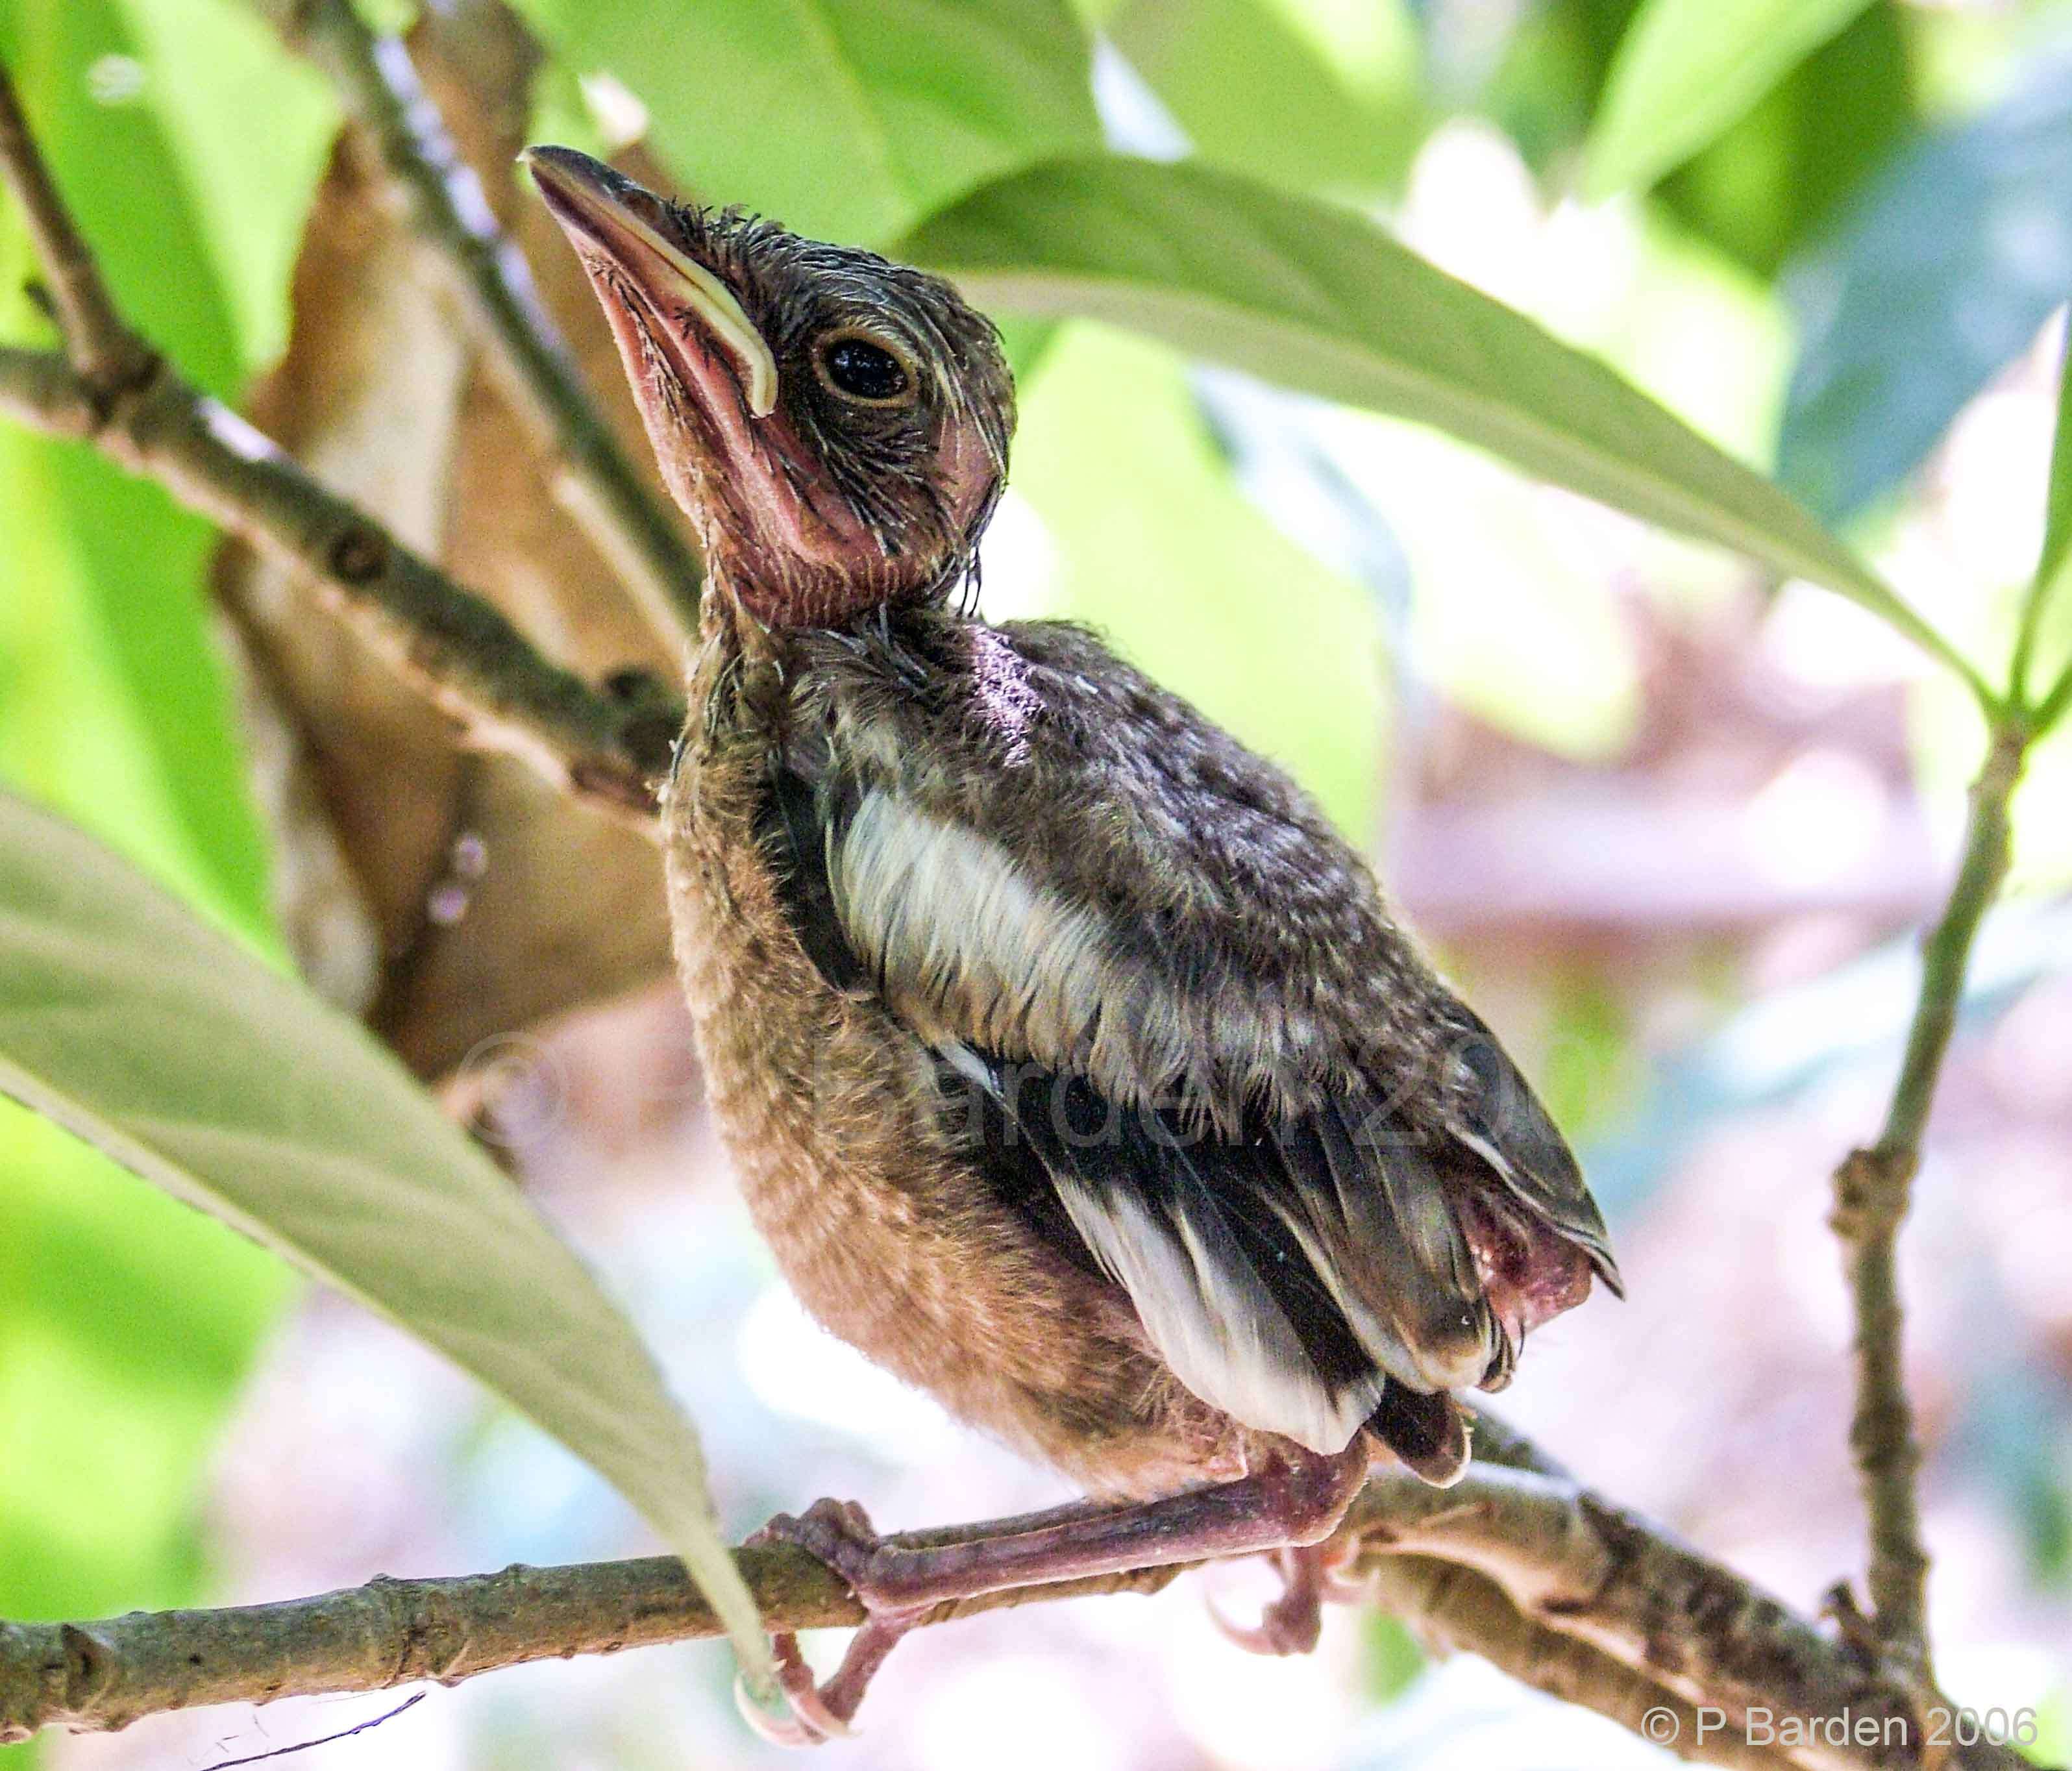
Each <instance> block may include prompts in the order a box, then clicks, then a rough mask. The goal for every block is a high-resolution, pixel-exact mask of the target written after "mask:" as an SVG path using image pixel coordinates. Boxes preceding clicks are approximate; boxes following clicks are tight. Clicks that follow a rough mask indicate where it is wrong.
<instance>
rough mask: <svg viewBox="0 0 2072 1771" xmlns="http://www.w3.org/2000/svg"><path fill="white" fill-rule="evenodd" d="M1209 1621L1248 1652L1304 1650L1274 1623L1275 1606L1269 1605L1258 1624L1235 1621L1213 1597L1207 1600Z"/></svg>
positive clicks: (1227, 1639) (1296, 1652)
mask: <svg viewBox="0 0 2072 1771" xmlns="http://www.w3.org/2000/svg"><path fill="white" fill-rule="evenodd" d="M1207 1605H1208V1610H1209V1621H1210V1622H1211V1623H1212V1624H1214V1625H1215V1626H1216V1629H1217V1633H1219V1634H1220V1635H1221V1636H1222V1637H1223V1638H1224V1639H1225V1640H1226V1641H1227V1642H1233V1643H1235V1645H1236V1646H1238V1647H1239V1648H1242V1649H1243V1650H1244V1651H1245V1652H1246V1653H1247V1654H1272V1655H1276V1656H1278V1655H1284V1654H1299V1653H1301V1651H1302V1650H1301V1649H1299V1648H1296V1647H1293V1646H1289V1644H1288V1642H1287V1641H1286V1639H1285V1637H1284V1636H1283V1635H1282V1633H1281V1631H1280V1630H1278V1629H1276V1627H1275V1625H1274V1608H1273V1607H1272V1605H1268V1607H1267V1608H1266V1609H1265V1610H1264V1612H1262V1613H1260V1620H1259V1621H1258V1622H1257V1623H1256V1624H1241V1623H1239V1622H1237V1621H1235V1620H1234V1619H1233V1618H1232V1617H1231V1616H1230V1615H1229V1614H1228V1613H1227V1612H1225V1611H1224V1609H1223V1607H1222V1606H1221V1605H1218V1604H1217V1603H1216V1601H1215V1599H1213V1598H1211V1599H1209V1600H1207Z"/></svg>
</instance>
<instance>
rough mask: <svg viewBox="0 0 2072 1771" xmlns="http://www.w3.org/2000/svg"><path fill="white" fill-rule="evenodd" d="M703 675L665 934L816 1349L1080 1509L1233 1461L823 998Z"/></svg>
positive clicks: (750, 740)
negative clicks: (849, 1358) (1101, 1492)
mask: <svg viewBox="0 0 2072 1771" xmlns="http://www.w3.org/2000/svg"><path fill="white" fill-rule="evenodd" d="M721 680H722V672H721V671H720V668H719V667H718V665H717V664H716V663H715V661H714V660H711V659H708V660H706V662H705V667H704V668H702V669H701V673H700V680H699V682H698V683H697V684H694V690H693V709H694V711H693V716H692V719H691V721H690V725H689V729H688V730H687V732H686V734H685V740H684V742H683V744H682V746H680V750H679V754H678V760H677V764H676V770H675V771H674V774H673V775H672V779H671V781H670V783H669V785H668V791H667V792H666V794H665V796H664V826H665V832H666V842H667V849H666V858H667V865H668V884H669V896H670V910H671V918H672V924H673V927H674V934H675V941H676V958H677V963H678V967H679V970H680V975H681V977H682V980H683V984H684V988H685V996H686V997H687V1000H688V1001H689V1006H690V1010H691V1015H692V1019H693V1025H694V1028H695V1031H696V1036H697V1044H698V1048H699V1053H700V1056H701V1060H702V1062H703V1064H704V1066H705V1075H706V1083H707V1088H708V1091H709V1098H710V1099H711V1102H712V1103H713V1110H714V1112H715V1114H716V1115H717V1119H718V1121H719V1124H720V1127H721V1129H722V1134H723V1136H724V1139H725V1141H726V1144H727V1146H728V1148H729V1151H730V1154H731V1156H732V1158H733V1161H734V1166H735V1169H736V1171H737V1173H738V1178H739V1181H740V1184H741V1185H742V1190H743V1193H744V1195H745V1197H746V1202H747V1204H748V1206H749V1209H750V1214H751V1216H752V1217H753V1218H754V1221H755V1223H756V1226H757V1227H758V1229H759V1231H761V1233H762V1235H763V1237H764V1238H765V1239H766V1240H767V1242H768V1243H769V1245H770V1247H771V1251H772V1252H773V1253H774V1254H775V1257H776V1259H777V1261H778V1264H779V1267H780V1268H782V1269H783V1273H784V1276H785V1277H786V1279H787V1281H788V1282H789V1283H790V1284H791V1287H792V1288H793V1289H794V1290H795V1291H796V1292H797V1294H798V1296H799V1297H800V1301H802V1302H803V1303H804V1305H805V1306H806V1308H807V1309H808V1310H809V1311H810V1312H811V1313H812V1314H813V1315H814V1316H815V1317H816V1318H817V1319H818V1320H819V1321H820V1322H821V1323H822V1324H823V1325H825V1326H826V1327H827V1328H828V1329H830V1330H831V1331H833V1333H836V1334H837V1335H838V1336H840V1337H841V1338H843V1339H845V1340H846V1341H848V1342H850V1343H851V1344H852V1345H853V1346H857V1348H859V1349H860V1350H861V1351H862V1352H864V1353H865V1354H866V1355H867V1356H868V1357H870V1358H872V1359H873V1360H874V1361H875V1362H878V1363H879V1364H881V1365H882V1366H886V1367H887V1368H888V1369H890V1370H892V1371H893V1372H894V1374H895V1375H897V1376H898V1377H900V1378H902V1379H905V1380H906V1381H907V1382H909V1383H913V1384H915V1385H916V1386H918V1387H921V1388H923V1389H925V1390H927V1391H930V1392H931V1394H933V1395H935V1397H936V1398H937V1399H939V1401H941V1402H942V1403H943V1404H944V1406H945V1407H948V1409H949V1410H950V1411H951V1412H952V1413H953V1414H955V1415H956V1416H960V1418H962V1419H964V1420H966V1421H968V1423H970V1424H974V1425H976V1426H978V1427H980V1428H983V1429H985V1430H988V1431H989V1432H993V1433H994V1434H995V1435H996V1436H1000V1437H1001V1438H1004V1439H1005V1440H1008V1441H1009V1442H1010V1443H1011V1444H1014V1445H1016V1446H1017V1448H1020V1449H1022V1450H1023V1451H1024V1452H1025V1453H1029V1454H1030V1455H1034V1456H1035V1457H1039V1458H1042V1460H1044V1461H1047V1462H1050V1463H1051V1464H1053V1465H1057V1466H1059V1467H1060V1468H1062V1469H1064V1470H1066V1471H1067V1473H1070V1474H1072V1475H1074V1476H1075V1477H1077V1478H1078V1479H1079V1480H1081V1481H1083V1482H1085V1483H1086V1484H1087V1485H1089V1486H1090V1487H1096V1488H1104V1489H1109V1490H1124V1491H1137V1492H1145V1493H1150V1492H1156V1491H1159V1490H1170V1489H1172V1488H1174V1487H1177V1486H1182V1485H1186V1484H1187V1483H1188V1482H1190V1481H1199V1480H1201V1479H1202V1478H1203V1477H1204V1475H1205V1474H1206V1473H1211V1472H1213V1471H1215V1470H1216V1469H1223V1468H1226V1467H1228V1466H1230V1465H1232V1464H1233V1463H1234V1462H1236V1461H1241V1460H1242V1458H1243V1457H1244V1452H1243V1450H1242V1448H1241V1444H1242V1440H1243V1438H1244V1435H1243V1433H1242V1430H1241V1429H1239V1428H1235V1426H1234V1425H1233V1424H1231V1422H1229V1421H1228V1420H1226V1419H1225V1418H1224V1417H1223V1416H1221V1415H1219V1414H1218V1413H1217V1412H1216V1411H1214V1410H1212V1409H1210V1408H1208V1407H1207V1406H1206V1405H1204V1404H1202V1403H1200V1402H1199V1401H1198V1400H1197V1399H1195V1398H1194V1397H1193V1396H1191V1395H1189V1394H1188V1393H1187V1392H1186V1391H1185V1390H1184V1389H1182V1387H1180V1386H1179V1384H1178V1382H1177V1380H1175V1379H1174V1378H1173V1377H1172V1375H1171V1374H1170V1372H1168V1371H1167V1370H1165V1367H1164V1366H1162V1365H1161V1363H1159V1362H1158V1361H1157V1359H1156V1358H1153V1356H1152V1355H1151V1354H1150V1353H1149V1350H1148V1348H1147V1346H1146V1343H1145V1339H1144V1337H1143V1333H1142V1331H1141V1328H1140V1327H1139V1326H1138V1325H1137V1319H1136V1317H1135V1314H1134V1313H1133V1311H1132V1310H1131V1309H1130V1308H1129V1306H1128V1302H1127V1300H1126V1299H1124V1298H1123V1297H1122V1296H1121V1294H1120V1293H1119V1292H1116V1291H1115V1290H1114V1289H1113V1288H1111V1287H1109V1286H1108V1285H1107V1284H1104V1282H1103V1281H1101V1280H1096V1279H1094V1278H1091V1277H1090V1276H1088V1275H1087V1274H1086V1273H1085V1272H1083V1271H1081V1270H1080V1269H1079V1268H1076V1267H1075V1266H1074V1265H1073V1264H1072V1263H1071V1262H1070V1261H1069V1260H1067V1259H1063V1258H1061V1256H1060V1255H1059V1253H1058V1252H1057V1251H1055V1250H1054V1249H1053V1248H1051V1247H1047V1246H1046V1245H1045V1244H1044V1243H1042V1240H1041V1239H1039V1238H1038V1237H1037V1236H1035V1235H1033V1234H1032V1233H1031V1231H1030V1229H1029V1228H1028V1227H1027V1225H1026V1222H1023V1221H1022V1219H1021V1218H1018V1217H1017V1214H1014V1213H1013V1211H1012V1210H1009V1209H1008V1208H1006V1207H1005V1206H1003V1205H1002V1203H1001V1201H1000V1200H999V1199H998V1198H997V1196H996V1195H995V1194H993V1190H991V1189H990V1188H989V1185H987V1184H986V1182H985V1179H984V1177H982V1176H981V1175H980V1174H979V1173H977V1172H976V1170H975V1169H974V1168H973V1167H972V1161H971V1159H970V1157H969V1156H968V1153H966V1152H965V1151H964V1149H963V1148H960V1144H959V1143H958V1140H957V1138H956V1133H955V1129H954V1125H953V1124H952V1123H949V1122H948V1121H947V1120H946V1116H945V1114H944V1112H943V1102H942V1099H941V1096H940V1095H939V1092H938V1084H937V1083H936V1081H935V1069H934V1066H933V1063H932V1061H931V1058H930V1057H929V1055H928V1054H927V1050H926V1048H925V1047H923V1046H922V1045H921V1043H920V1042H919V1041H918V1040H917V1039H916V1038H914V1037H913V1036H912V1035H911V1033H907V1032H906V1030H905V1029H902V1027H900V1026H899V1025H898V1023H897V1022H896V1021H894V1020H893V1019H892V1017H890V1015H889V1014H888V1013H886V1011H885V1010H884V1009H883V1008H882V1006H881V1005H878V1003H877V1002H876V1001H874V1000H873V999H871V998H870V997H869V996H862V997H858V996H853V995H845V994H843V993H841V992H838V991H837V990H835V989H833V988H831V987H830V986H829V985H828V983H827V982H826V981H825V980H824V978H823V977H822V976H820V973H819V972H818V971H817V970H816V968H815V966H814V964H813V963H812V959H811V958H810V957H809V955H808V954H807V953H806V951H804V947H802V945H801V943H800V939H799V938H798V935H796V932H795V931H794V930H793V928H792V927H791V922H789V920H788V919H787V913H786V910H785V906H784V902H783V896H782V893H781V890H780V885H779V881H778V879H777V877H776V876H775V872H774V869H773V867H772V865H771V859H770V857H768V855H767V853H766V852H765V850H764V849H763V845H762V843H761V842H760V840H759V835H758V830H759V814H760V813H761V812H762V809H763V806H762V801H763V795H764V794H765V792H766V791H767V783H768V780H769V765H770V758H771V753H772V747H773V743H774V737H773V735H772V734H771V733H770V732H769V731H768V730H767V729H762V728H761V727H759V722H758V721H756V720H755V719H754V717H753V716H752V715H750V714H748V713H744V712H742V709H741V708H740V706H739V705H738V703H736V704H734V705H731V706H729V705H723V704H721V703H718V702H716V701H714V700H713V696H714V695H715V694H716V693H717V692H719V686H718V685H719V683H720V681H721Z"/></svg>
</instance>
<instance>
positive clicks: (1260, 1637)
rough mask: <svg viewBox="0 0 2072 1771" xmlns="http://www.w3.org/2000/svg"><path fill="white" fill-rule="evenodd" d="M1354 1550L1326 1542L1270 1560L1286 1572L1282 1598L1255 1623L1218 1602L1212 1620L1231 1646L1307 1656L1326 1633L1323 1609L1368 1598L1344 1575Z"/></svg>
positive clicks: (1254, 1651) (1276, 1553)
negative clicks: (1237, 1618) (1327, 1604)
mask: <svg viewBox="0 0 2072 1771" xmlns="http://www.w3.org/2000/svg"><path fill="white" fill-rule="evenodd" d="M1352 1551H1353V1546H1352V1545H1351V1544H1350V1543H1341V1542H1338V1541H1337V1540H1336V1539H1326V1540H1325V1541H1324V1542H1323V1543H1308V1544H1297V1545H1291V1546H1289V1547H1287V1548H1285V1549H1281V1550H1276V1551H1273V1552H1272V1555H1270V1556H1269V1557H1268V1560H1269V1561H1271V1562H1272V1564H1273V1565H1274V1567H1275V1568H1278V1569H1279V1570H1280V1571H1281V1580H1282V1583H1283V1584H1282V1586H1281V1594H1280V1596H1279V1597H1278V1598H1276V1599H1274V1600H1272V1601H1271V1602H1269V1603H1268V1605H1267V1606H1266V1609H1264V1610H1263V1611H1262V1612H1261V1613H1260V1616H1259V1621H1258V1622H1257V1623H1256V1624H1240V1623H1235V1622H1233V1621H1231V1619H1230V1618H1228V1617H1226V1616H1224V1614H1223V1611H1222V1610H1221V1609H1219V1607H1218V1605H1216V1602H1215V1600H1214V1599H1211V1600H1209V1616H1210V1617H1211V1620H1212V1621H1214V1622H1215V1626H1216V1628H1217V1629H1219V1630H1221V1631H1222V1632H1223V1634H1224V1635H1225V1636H1227V1637H1229V1638H1230V1640H1231V1641H1232V1642H1235V1643H1236V1644H1237V1646H1239V1647H1240V1648H1243V1649H1247V1650H1249V1651H1250V1652H1252V1654H1308V1653H1309V1652H1310V1651H1311V1650H1313V1649H1314V1648H1315V1647H1316V1646H1317V1638H1318V1636H1319V1635H1321V1634H1322V1632H1323V1627H1324V1604H1325V1601H1326V1600H1330V1602H1331V1603H1333V1604H1334V1605H1350V1604H1352V1603H1354V1602H1355V1601H1357V1600H1360V1599H1362V1598H1363V1597H1364V1596H1365V1594H1364V1592H1363V1589H1362V1588H1361V1587H1360V1585H1359V1583H1358V1582H1357V1581H1353V1580H1347V1579H1346V1577H1345V1574H1344V1570H1345V1568H1346V1564H1347V1563H1349V1562H1350V1560H1351V1558H1352Z"/></svg>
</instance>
